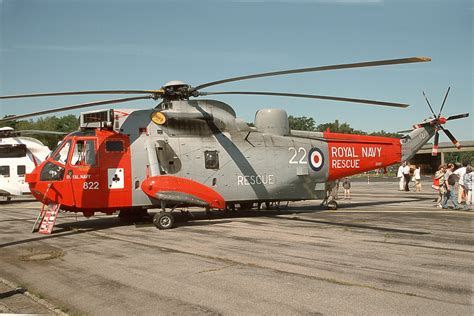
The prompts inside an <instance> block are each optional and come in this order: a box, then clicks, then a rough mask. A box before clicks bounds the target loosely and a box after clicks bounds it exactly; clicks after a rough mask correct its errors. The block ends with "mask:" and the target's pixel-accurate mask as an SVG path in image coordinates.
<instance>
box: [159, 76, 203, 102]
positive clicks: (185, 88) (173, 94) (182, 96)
mask: <svg viewBox="0 0 474 316" xmlns="http://www.w3.org/2000/svg"><path fill="white" fill-rule="evenodd" d="M162 89H163V90H164V94H163V99H165V100H187V99H189V97H190V96H196V95H195V94H194V90H193V89H192V88H191V86H190V85H189V84H187V83H184V82H182V81H179V80H172V81H169V82H167V83H165V85H164V86H163V87H162Z"/></svg>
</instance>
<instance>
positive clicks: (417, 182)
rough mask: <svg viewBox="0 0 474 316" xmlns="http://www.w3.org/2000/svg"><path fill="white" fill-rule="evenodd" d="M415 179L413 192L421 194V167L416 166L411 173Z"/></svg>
mask: <svg viewBox="0 0 474 316" xmlns="http://www.w3.org/2000/svg"><path fill="white" fill-rule="evenodd" d="M413 178H414V179H415V192H421V167H420V166H417V167H416V169H415V172H414V173H413Z"/></svg>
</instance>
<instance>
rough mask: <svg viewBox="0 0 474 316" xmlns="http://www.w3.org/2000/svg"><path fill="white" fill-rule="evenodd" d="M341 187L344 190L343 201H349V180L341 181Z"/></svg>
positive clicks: (346, 178)
mask: <svg viewBox="0 0 474 316" xmlns="http://www.w3.org/2000/svg"><path fill="white" fill-rule="evenodd" d="M342 187H343V188H344V199H346V198H347V199H350V198H351V180H349V178H348V177H345V178H344V181H342Z"/></svg>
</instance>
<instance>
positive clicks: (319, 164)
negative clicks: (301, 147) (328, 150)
mask: <svg viewBox="0 0 474 316" xmlns="http://www.w3.org/2000/svg"><path fill="white" fill-rule="evenodd" d="M308 161H309V166H310V167H311V169H313V170H314V171H319V170H321V169H322V168H323V166H324V155H323V153H322V151H321V150H319V149H318V148H312V149H311V150H310V151H309V155H308Z"/></svg>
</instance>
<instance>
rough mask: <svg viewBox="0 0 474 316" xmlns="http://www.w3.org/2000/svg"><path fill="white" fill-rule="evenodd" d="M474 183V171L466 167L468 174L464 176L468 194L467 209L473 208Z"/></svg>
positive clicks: (465, 188) (470, 167)
mask: <svg viewBox="0 0 474 316" xmlns="http://www.w3.org/2000/svg"><path fill="white" fill-rule="evenodd" d="M473 181H474V171H473V168H472V166H470V165H468V166H467V167H466V174H465V175H464V179H463V182H464V190H465V192H466V208H468V209H470V208H472V186H473Z"/></svg>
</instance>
